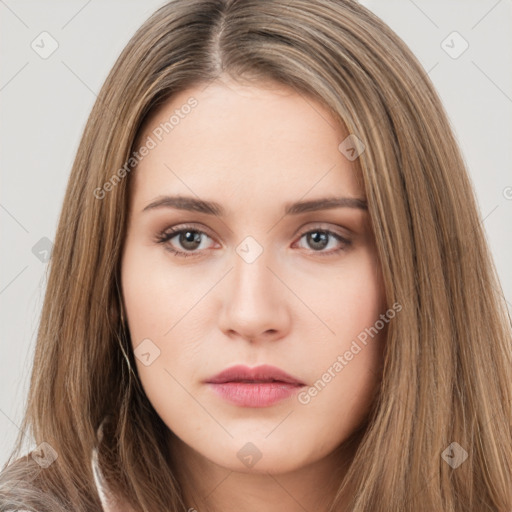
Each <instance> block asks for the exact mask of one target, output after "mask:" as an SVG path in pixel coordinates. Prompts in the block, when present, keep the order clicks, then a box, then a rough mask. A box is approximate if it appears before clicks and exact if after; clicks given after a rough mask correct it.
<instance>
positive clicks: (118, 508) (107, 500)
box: [91, 448, 133, 512]
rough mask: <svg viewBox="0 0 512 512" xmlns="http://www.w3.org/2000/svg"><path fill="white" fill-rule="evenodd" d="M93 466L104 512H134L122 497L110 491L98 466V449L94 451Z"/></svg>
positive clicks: (92, 456)
mask: <svg viewBox="0 0 512 512" xmlns="http://www.w3.org/2000/svg"><path fill="white" fill-rule="evenodd" d="M91 466H92V473H93V476H94V482H95V484H96V489H97V491H98V496H99V498H100V501H101V506H102V507H103V511H104V512H133V509H132V508H131V507H130V505H129V504H128V503H127V502H126V501H125V500H124V499H123V498H122V497H120V496H116V495H114V493H113V492H112V491H111V490H110V489H109V487H108V485H107V482H106V481H105V478H104V477H103V474H102V472H101V469H100V466H99V464H98V451H97V449H96V448H94V449H93V451H92V455H91Z"/></svg>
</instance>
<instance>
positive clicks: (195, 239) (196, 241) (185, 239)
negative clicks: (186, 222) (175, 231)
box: [179, 231, 201, 250]
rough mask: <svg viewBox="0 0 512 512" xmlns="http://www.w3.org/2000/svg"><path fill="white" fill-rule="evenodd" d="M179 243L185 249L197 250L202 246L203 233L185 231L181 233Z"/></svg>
mask: <svg viewBox="0 0 512 512" xmlns="http://www.w3.org/2000/svg"><path fill="white" fill-rule="evenodd" d="M179 241H180V244H181V246H182V247H183V248H185V249H189V250H194V249H197V247H198V246H199V245H200V244H201V233H198V232H197V231H183V232H182V233H180V236H179ZM189 244H191V245H189Z"/></svg>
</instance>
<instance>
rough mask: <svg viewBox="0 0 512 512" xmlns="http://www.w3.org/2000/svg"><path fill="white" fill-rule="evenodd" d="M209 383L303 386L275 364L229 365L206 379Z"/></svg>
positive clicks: (302, 383) (298, 380)
mask: <svg viewBox="0 0 512 512" xmlns="http://www.w3.org/2000/svg"><path fill="white" fill-rule="evenodd" d="M206 382H207V383H210V384H224V383H227V382H244V383H253V384H256V383H269V382H281V383H287V384H292V385H296V386H305V384H304V382H302V381H301V380H300V379H298V378H296V377H294V376H293V375H289V374H288V373H286V372H285V371H284V370H281V369H280V368H277V367H276V366H270V365H266V364H264V365H261V366H256V367H254V368H249V367H248V366H243V365H237V366H231V367H230V368H227V369H226V370H223V371H222V372H220V373H219V374H217V375H215V376H214V377H211V378H209V379H207V380H206Z"/></svg>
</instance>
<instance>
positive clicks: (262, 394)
mask: <svg viewBox="0 0 512 512" xmlns="http://www.w3.org/2000/svg"><path fill="white" fill-rule="evenodd" d="M208 384H209V385H210V386H211V388H212V389H213V390H214V391H215V392H216V393H218V394H219V395H220V396H221V397H222V398H224V399H226V400H228V401H229V402H232V403H233V404H235V405H239V406H241V407H268V406H270V405H273V404H275V403H276V402H279V401H280V400H284V399H285V398H288V397H290V396H291V395H293V394H294V393H296V392H297V390H299V389H300V388H302V387H303V385H302V384H289V383H287V382H259V383H254V384H252V383H250V382H223V383H222V384H214V383H211V382H210V383H208Z"/></svg>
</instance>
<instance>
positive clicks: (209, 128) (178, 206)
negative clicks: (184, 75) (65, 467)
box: [122, 81, 387, 473]
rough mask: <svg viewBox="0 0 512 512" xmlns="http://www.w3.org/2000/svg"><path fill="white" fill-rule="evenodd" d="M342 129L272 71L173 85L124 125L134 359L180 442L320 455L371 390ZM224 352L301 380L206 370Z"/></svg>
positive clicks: (251, 467)
mask: <svg viewBox="0 0 512 512" xmlns="http://www.w3.org/2000/svg"><path fill="white" fill-rule="evenodd" d="M347 136H348V133H344V132H343V130H342V129H341V128H340V127H339V126H337V125H336V123H335V120H334V118H333V117H332V116H331V115H330V114H329V112H328V111H327V110H326V109H325V108H323V107H322V106H321V105H320V104H319V103H317V102H315V101H314V100H312V99H310V98H306V97H304V96H302V95H300V94H298V93H295V92H294V91H292V90H291V89H288V88H286V87H284V86H280V85H274V88H272V89H271V88H268V87H266V88H255V87H254V86H251V87H248V86H241V85H238V84H235V83H234V82H220V81H217V82H213V83H211V84H210V85H208V86H207V87H206V88H205V86H204V85H202V86H198V87H194V88H190V89H188V90H186V91H184V92H181V93H180V94H177V95H176V96H174V97H173V98H172V100H171V101H169V102H168V103H167V104H165V105H164V106H163V107H162V108H161V109H160V110H159V111H158V112H157V113H156V114H155V115H153V117H152V118H151V119H150V120H149V123H148V124H147V125H145V131H144V132H143V134H142V136H141V138H140V139H139V140H140V145H141V146H145V149H143V148H142V147H141V148H140V151H139V155H138V157H139V158H141V160H140V163H139V165H138V167H137V169H136V170H133V176H130V178H129V179H132V180H134V182H133V183H132V184H131V185H133V187H134V188H133V190H132V196H131V204H130V218H129V225H128V232H127V238H126V240H125V246H124V248H123V258H122V289H123V299H124V303H125V308H126V314H127V320H128V325H129V329H130V334H131V340H132V343H133V348H134V350H135V355H136V361H137V370H138V373H139V376H140V379H141V382H142V385H143V387H144V390H145V392H146V394H147V396H148V399H149V400H150V402H151V403H152V405H153V407H154V408H155V410H156V411H157V413H158V414H159V416H160V417H161V418H162V420H163V421H164V422H165V424H166V425H167V426H168V427H169V429H170V430H171V431H172V432H173V433H174V434H175V435H176V436H177V438H178V439H179V440H180V441H179V442H180V443H182V446H183V447H185V448H186V449H189V450H190V449H192V450H193V451H194V453H196V454H199V455H200V456H203V457H204V458H206V459H208V460H209V461H213V462H214V463H216V464H218V465H221V466H223V467H225V468H229V469H232V470H237V471H262V472H263V471H271V472H274V473H279V472H285V471H291V470H294V469H297V468H300V467H302V466H305V465H306V464H310V463H312V462H315V461H320V460H321V459H322V458H325V457H327V456H328V455H329V454H331V453H332V452H333V451H334V449H335V448H336V447H338V446H339V445H340V443H342V442H343V441H344V440H346V439H347V438H348V437H349V436H350V434H352V433H353V432H354V431H355V430H356V429H357V427H358V426H360V425H361V424H362V422H363V420H364V419H365V415H366V413H367V412H368V408H369V406H370V402H371V400H372V399H373V397H374V396H375V392H376V386H378V382H379V378H380V368H381V363H382V348H383V346H382V345H383V340H384V334H385V327H384V328H382V324H385V323H387V322H383V321H380V322H379V318H383V317H382V316H381V314H382V313H384V312H385V309H386V304H385V300H384V290H383V286H382V280H381V275H380V267H379V262H378V259H377V255H376V248H375V246H374V239H373V235H372V232H371V227H370V223H369V214H368V211H367V210H366V209H365V207H364V205H365V196H364V190H363V189H362V188H361V187H360V185H359V184H358V181H357V180H356V175H355V171H354V169H353V164H354V163H353V161H351V160H350V159H349V158H347V157H346V156H345V154H348V155H350V156H351V157H352V160H353V152H351V151H350V150H349V151H347V147H346V146H344V145H342V149H343V150H344V152H345V153H343V152H342V150H341V149H339V146H340V144H341V143H342V142H343V141H344V139H345V138H346V137H347ZM345 144H347V142H345ZM178 196H179V197H180V198H181V200H180V202H177V201H176V198H177V197H178ZM341 198H346V199H345V200H343V201H341V202H340V203H339V204H338V205H337V206H332V203H331V207H328V205H326V204H323V205H322V204H317V201H319V200H320V199H322V200H323V199H328V200H334V199H341ZM206 202H208V203H215V206H214V207H211V205H210V207H208V205H206ZM320 203H321V202H320ZM180 231H181V234H180ZM174 251H177V252H174ZM376 324H377V325H378V326H380V329H379V328H376V327H375V325H376ZM376 331H378V332H376ZM369 333H371V334H369ZM363 340H364V341H363ZM235 365H242V366H245V367H249V368H253V367H258V366H260V365H271V366H273V367H277V368H279V369H281V370H282V371H284V372H286V373H287V374H289V375H291V376H292V377H294V378H295V381H299V382H300V383H302V386H299V385H294V384H284V383H283V382H281V383H279V382H274V383H273V384H272V383H270V382H269V380H270V379H271V377H272V376H274V377H275V378H277V380H279V376H276V374H273V373H272V372H270V374H268V373H267V374H264V375H260V374H256V375H253V376H252V378H251V376H250V375H249V376H248V378H247V379H244V376H243V375H242V376H240V375H238V376H231V377H229V376H228V377H226V379H225V380H227V381H228V382H227V383H225V384H212V383H208V382H207V381H208V380H211V379H212V378H213V377H215V376H216V375H218V374H219V373H220V372H222V371H223V370H226V369H227V368H230V367H233V366H235ZM246 377H247V376H246ZM242 380H249V381H250V382H241V381H242ZM256 381H260V382H256ZM263 381H266V383H265V382H263Z"/></svg>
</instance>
